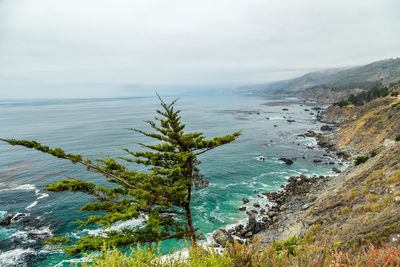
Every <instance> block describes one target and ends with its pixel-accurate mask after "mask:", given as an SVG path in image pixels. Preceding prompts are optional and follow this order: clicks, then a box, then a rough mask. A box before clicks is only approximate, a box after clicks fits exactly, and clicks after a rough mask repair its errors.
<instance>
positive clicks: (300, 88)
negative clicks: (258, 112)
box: [235, 58, 400, 100]
mask: <svg viewBox="0 0 400 267" xmlns="http://www.w3.org/2000/svg"><path fill="white" fill-rule="evenodd" d="M399 80H400V58H396V59H385V60H381V61H376V62H373V63H371V64H368V65H365V66H361V67H354V68H347V69H346V68H341V69H328V70H325V71H321V72H312V73H307V74H305V75H303V76H301V77H298V78H294V79H290V80H284V81H278V82H272V83H266V84H258V85H249V86H242V87H239V88H237V89H236V90H235V92H236V93H240V94H249V95H287V96H303V97H306V98H315V99H329V100H337V99H341V98H343V97H345V96H347V95H349V94H350V93H352V92H353V91H354V90H366V89H369V88H371V87H373V86H376V85H377V84H380V83H382V84H383V85H387V84H390V83H392V82H397V81H399Z"/></svg>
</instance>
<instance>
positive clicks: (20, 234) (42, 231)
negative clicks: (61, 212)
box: [11, 226, 53, 240]
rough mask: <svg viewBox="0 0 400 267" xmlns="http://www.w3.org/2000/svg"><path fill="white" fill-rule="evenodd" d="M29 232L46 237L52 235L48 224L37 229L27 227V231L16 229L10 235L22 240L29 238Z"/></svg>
mask: <svg viewBox="0 0 400 267" xmlns="http://www.w3.org/2000/svg"><path fill="white" fill-rule="evenodd" d="M29 234H31V235H37V236H46V237H52V236H53V233H52V232H51V230H50V227H49V226H45V227H42V228H39V229H36V228H31V229H28V230H27V231H17V232H15V233H13V234H12V235H11V237H15V238H18V239H23V240H28V239H29V238H28V235H29Z"/></svg>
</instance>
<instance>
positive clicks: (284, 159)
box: [278, 158, 293, 165]
mask: <svg viewBox="0 0 400 267" xmlns="http://www.w3.org/2000/svg"><path fill="white" fill-rule="evenodd" d="M278 160H280V161H283V162H285V163H286V164H287V165H291V164H293V160H291V159H287V158H279V159H278Z"/></svg>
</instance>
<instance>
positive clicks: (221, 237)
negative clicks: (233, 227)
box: [213, 228, 234, 247]
mask: <svg viewBox="0 0 400 267" xmlns="http://www.w3.org/2000/svg"><path fill="white" fill-rule="evenodd" d="M213 238H214V240H215V242H216V243H217V244H220V245H221V246H222V247H225V246H226V244H227V243H231V244H233V241H234V240H233V237H232V236H231V235H230V234H229V233H228V232H227V231H226V230H225V229H223V228H220V229H218V230H216V231H215V232H214V233H213Z"/></svg>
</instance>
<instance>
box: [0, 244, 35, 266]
mask: <svg viewBox="0 0 400 267" xmlns="http://www.w3.org/2000/svg"><path fill="white" fill-rule="evenodd" d="M34 253H35V251H34V250H33V249H31V248H28V249H22V248H16V249H13V250H9V251H5V252H1V251H0V266H16V265H18V264H20V263H23V262H24V259H25V257H27V256H28V255H31V254H34Z"/></svg>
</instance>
